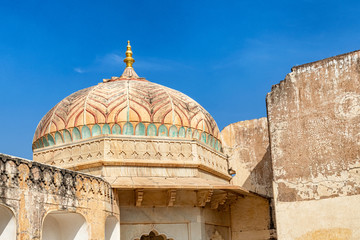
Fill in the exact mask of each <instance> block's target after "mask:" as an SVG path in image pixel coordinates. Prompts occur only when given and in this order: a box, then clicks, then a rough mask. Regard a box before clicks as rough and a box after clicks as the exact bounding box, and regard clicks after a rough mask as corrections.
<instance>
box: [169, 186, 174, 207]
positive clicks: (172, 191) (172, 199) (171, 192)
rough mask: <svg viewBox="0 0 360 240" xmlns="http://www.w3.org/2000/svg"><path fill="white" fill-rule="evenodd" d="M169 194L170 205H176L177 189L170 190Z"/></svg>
mask: <svg viewBox="0 0 360 240" xmlns="http://www.w3.org/2000/svg"><path fill="white" fill-rule="evenodd" d="M167 195H168V199H167V205H168V207H172V206H174V203H175V200H176V190H175V189H170V190H168V192H167Z"/></svg>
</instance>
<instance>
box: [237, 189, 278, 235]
mask: <svg viewBox="0 0 360 240" xmlns="http://www.w3.org/2000/svg"><path fill="white" fill-rule="evenodd" d="M269 207H270V206H269V200H268V199H265V198H262V197H257V196H253V197H244V198H239V199H238V200H237V201H236V203H235V204H233V205H232V206H231V232H232V238H231V239H233V240H265V239H275V237H276V232H275V230H274V226H273V222H272V217H271V215H270V211H269Z"/></svg>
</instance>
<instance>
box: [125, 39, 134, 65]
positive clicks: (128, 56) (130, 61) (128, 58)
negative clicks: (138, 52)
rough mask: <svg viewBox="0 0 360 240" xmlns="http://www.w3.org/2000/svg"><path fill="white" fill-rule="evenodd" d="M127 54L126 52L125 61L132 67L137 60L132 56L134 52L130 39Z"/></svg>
mask: <svg viewBox="0 0 360 240" xmlns="http://www.w3.org/2000/svg"><path fill="white" fill-rule="evenodd" d="M125 54H126V58H125V59H124V63H126V67H127V68H128V67H131V68H132V65H133V63H134V62H135V59H133V57H132V55H133V52H132V51H131V46H130V41H128V45H127V48H126V53H125Z"/></svg>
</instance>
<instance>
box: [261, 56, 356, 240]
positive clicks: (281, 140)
mask: <svg viewBox="0 0 360 240" xmlns="http://www.w3.org/2000/svg"><path fill="white" fill-rule="evenodd" d="M359 86H360V52H359V51H356V52H351V53H348V54H344V55H339V56H336V57H332V58H329V59H324V60H321V61H318V62H314V63H309V64H305V65H302V66H297V67H294V68H293V69H292V71H291V73H289V74H288V75H287V76H286V78H285V80H284V81H282V82H280V84H278V85H275V86H273V88H272V90H271V92H270V93H269V94H268V96H267V110H268V121H269V130H270V131H269V133H270V143H271V155H272V160H273V170H274V182H273V185H274V198H275V210H276V222H277V233H278V238H279V239H280V240H281V239H304V240H305V239H360V231H359V229H360V207H359V204H358V203H359V200H360V196H359V193H360V133H359V126H360V87H359Z"/></svg>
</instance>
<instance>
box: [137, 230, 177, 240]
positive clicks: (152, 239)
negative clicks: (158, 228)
mask: <svg viewBox="0 0 360 240" xmlns="http://www.w3.org/2000/svg"><path fill="white" fill-rule="evenodd" d="M140 240H170V239H168V238H167V237H166V236H165V235H164V234H161V235H159V234H158V233H157V232H155V231H151V232H150V233H149V234H144V235H142V236H141V238H140Z"/></svg>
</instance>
